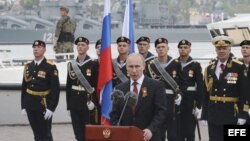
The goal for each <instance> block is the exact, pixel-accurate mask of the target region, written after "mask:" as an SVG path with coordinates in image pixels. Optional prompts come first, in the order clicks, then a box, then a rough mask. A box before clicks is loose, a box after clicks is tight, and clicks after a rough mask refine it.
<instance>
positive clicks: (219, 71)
mask: <svg viewBox="0 0 250 141" xmlns="http://www.w3.org/2000/svg"><path fill="white" fill-rule="evenodd" d="M221 64H224V66H225V67H226V65H227V61H225V62H223V63H222V62H221V61H218V63H217V66H216V70H215V74H216V76H217V78H218V79H220V74H221V72H222V70H221V67H220V65H221Z"/></svg>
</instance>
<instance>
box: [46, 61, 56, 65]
mask: <svg viewBox="0 0 250 141" xmlns="http://www.w3.org/2000/svg"><path fill="white" fill-rule="evenodd" d="M47 63H48V64H50V65H55V64H54V63H53V62H52V61H50V60H47Z"/></svg>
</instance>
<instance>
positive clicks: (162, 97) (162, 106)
mask: <svg viewBox="0 0 250 141" xmlns="http://www.w3.org/2000/svg"><path fill="white" fill-rule="evenodd" d="M154 82H157V83H155V84H154V85H155V86H156V88H155V93H154V94H155V97H154V106H155V107H154V116H153V120H152V121H151V123H150V124H149V126H148V127H147V128H148V129H149V130H150V131H151V132H153V131H156V130H157V128H159V127H160V125H161V124H162V123H163V121H164V120H165V115H166V110H167V109H166V105H167V103H166V94H165V89H164V88H165V87H164V84H163V83H162V82H160V81H154Z"/></svg>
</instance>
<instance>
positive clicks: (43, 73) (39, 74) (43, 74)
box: [37, 71, 46, 78]
mask: <svg viewBox="0 0 250 141" xmlns="http://www.w3.org/2000/svg"><path fill="white" fill-rule="evenodd" d="M37 76H38V77H42V78H45V77H46V72H45V71H38V73H37Z"/></svg>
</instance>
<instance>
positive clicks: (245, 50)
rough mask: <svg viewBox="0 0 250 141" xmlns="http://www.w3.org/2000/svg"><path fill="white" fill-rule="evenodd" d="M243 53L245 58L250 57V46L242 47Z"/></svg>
mask: <svg viewBox="0 0 250 141" xmlns="http://www.w3.org/2000/svg"><path fill="white" fill-rule="evenodd" d="M241 53H242V56H243V57H249V56H250V45H243V46H241Z"/></svg>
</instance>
